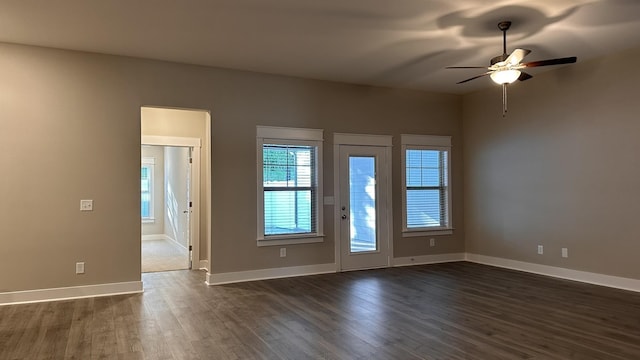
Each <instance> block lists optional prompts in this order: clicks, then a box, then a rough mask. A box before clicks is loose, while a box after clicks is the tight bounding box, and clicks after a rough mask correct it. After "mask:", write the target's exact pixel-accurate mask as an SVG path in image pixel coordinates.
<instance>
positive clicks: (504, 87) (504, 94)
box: [502, 84, 507, 117]
mask: <svg viewBox="0 0 640 360" xmlns="http://www.w3.org/2000/svg"><path fill="white" fill-rule="evenodd" d="M506 115H507V84H502V117H505V116H506Z"/></svg>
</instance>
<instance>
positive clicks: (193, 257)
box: [140, 106, 211, 272]
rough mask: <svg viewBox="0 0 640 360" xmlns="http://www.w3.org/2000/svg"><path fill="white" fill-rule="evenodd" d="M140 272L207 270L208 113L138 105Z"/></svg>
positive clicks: (209, 131) (208, 209)
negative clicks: (139, 134)
mask: <svg viewBox="0 0 640 360" xmlns="http://www.w3.org/2000/svg"><path fill="white" fill-rule="evenodd" d="M140 127H141V141H140V144H141V159H140V164H141V172H140V176H141V177H140V189H141V193H140V205H141V206H140V212H141V213H140V215H141V239H140V240H141V254H142V256H141V259H140V262H141V271H142V272H152V271H167V270H178V269H199V270H205V271H208V270H209V256H210V255H209V254H210V250H209V249H210V247H211V220H210V216H209V214H211V156H210V149H211V145H210V144H211V116H210V113H209V112H208V111H203V110H189V109H173V108H160V107H149V106H144V107H142V108H141V126H140Z"/></svg>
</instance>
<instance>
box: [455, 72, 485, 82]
mask: <svg viewBox="0 0 640 360" xmlns="http://www.w3.org/2000/svg"><path fill="white" fill-rule="evenodd" d="M492 72H493V71H487V72H486V73H484V74H480V75H477V76H474V77H472V78H468V79H467V80H462V81H459V82H457V83H456V84H464V83H466V82H468V81H471V80H475V79H477V78H481V77H483V76H487V75H489V74H491V73H492Z"/></svg>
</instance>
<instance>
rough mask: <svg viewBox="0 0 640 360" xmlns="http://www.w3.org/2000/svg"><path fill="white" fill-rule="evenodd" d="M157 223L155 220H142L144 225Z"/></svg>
mask: <svg viewBox="0 0 640 360" xmlns="http://www.w3.org/2000/svg"><path fill="white" fill-rule="evenodd" d="M155 222H156V219H155V218H144V219H142V223H143V224H153V223H155Z"/></svg>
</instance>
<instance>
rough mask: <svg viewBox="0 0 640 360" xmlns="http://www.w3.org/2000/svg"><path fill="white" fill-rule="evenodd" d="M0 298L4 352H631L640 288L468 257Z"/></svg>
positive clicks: (166, 277)
mask: <svg viewBox="0 0 640 360" xmlns="http://www.w3.org/2000/svg"><path fill="white" fill-rule="evenodd" d="M143 282H144V286H145V292H144V293H143V294H136V295H123V296H112V297H103V298H93V299H78V300H71V301H59V302H50V303H38V304H25V305H12V306H2V307H0V359H3V360H4V359H154V360H155V359H295V360H299V359H357V360H360V359H362V360H364V359H443V360H444V359H446V360H457V359H464V360H472V359H478V360H485V359H489V360H498V359H508V360H511V359H533V360H539V359H545V360H554V359H555V360H563V359H580V360H585V359H598V360H620V359H640V294H638V293H633V292H629V291H623V290H616V289H611V288H604V287H599V286H595V285H589V284H582V283H576V282H572V281H566V280H559V279H554V278H549V277H544V276H538V275H534V274H528V273H522V272H517V271H511V270H505V269H498V268H493V267H488V266H483V265H478V264H472V263H465V262H460V263H448V264H439V265H426V266H411V267H403V268H389V269H378V270H370V271H355V272H348V273H338V274H327V275H314V276H307V277H299V278H288V279H276V280H266V281H255V282H247V283H238V284H228V285H221V286H211V287H209V286H206V285H205V284H204V273H202V272H199V271H173V272H165V273H150V274H144V275H143Z"/></svg>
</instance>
